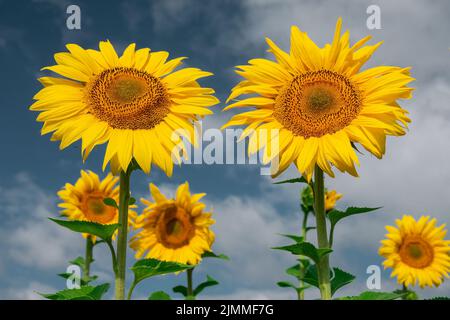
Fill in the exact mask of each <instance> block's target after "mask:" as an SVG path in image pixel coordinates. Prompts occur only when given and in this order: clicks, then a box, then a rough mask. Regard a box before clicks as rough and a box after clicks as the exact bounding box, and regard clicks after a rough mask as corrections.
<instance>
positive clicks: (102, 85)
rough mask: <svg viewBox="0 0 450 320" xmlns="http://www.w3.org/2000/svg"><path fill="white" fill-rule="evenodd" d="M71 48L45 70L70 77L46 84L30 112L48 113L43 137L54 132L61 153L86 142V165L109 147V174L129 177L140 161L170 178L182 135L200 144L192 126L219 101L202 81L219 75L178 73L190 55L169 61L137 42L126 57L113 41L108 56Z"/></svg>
mask: <svg viewBox="0 0 450 320" xmlns="http://www.w3.org/2000/svg"><path fill="white" fill-rule="evenodd" d="M66 47H67V49H68V50H69V52H61V53H57V54H55V61H56V63H57V64H56V65H54V66H50V67H45V68H43V69H47V70H51V71H53V72H55V73H57V74H59V75H61V76H63V77H65V78H54V77H43V78H40V79H39V80H40V82H41V83H42V84H43V85H44V88H43V89H41V91H39V92H38V93H37V94H36V95H35V96H34V99H35V100H37V101H36V102H35V103H34V104H33V105H32V106H31V107H30V109H31V110H34V111H40V112H41V113H40V114H39V116H38V117H37V120H38V121H40V122H44V124H43V128H42V134H46V133H49V132H53V135H52V140H60V141H61V144H60V148H61V149H63V148H66V147H67V146H69V145H70V144H72V143H73V142H75V141H77V140H80V139H81V140H82V155H83V159H86V157H87V156H88V155H89V153H90V152H91V151H92V149H93V148H94V147H95V146H97V145H100V144H103V143H106V142H107V143H108V146H107V148H106V153H105V156H104V162H103V168H105V167H106V165H107V164H108V163H109V162H110V161H111V168H112V170H113V172H118V171H119V170H120V169H122V170H124V171H126V170H127V168H128V165H129V164H130V162H131V160H132V158H134V159H136V161H137V163H138V164H139V165H140V167H141V168H142V169H143V170H144V171H145V172H146V173H149V172H150V168H151V164H152V163H154V164H156V165H157V166H158V167H160V168H161V169H162V170H164V171H165V172H166V173H167V174H168V175H169V176H170V175H171V174H172V170H173V160H172V157H174V160H175V161H177V160H178V161H179V153H178V151H179V149H180V147H182V143H181V141H180V140H181V136H180V135H183V136H186V138H187V139H188V141H189V142H190V143H193V144H194V145H195V144H196V142H195V139H194V132H193V126H192V121H193V120H195V119H197V116H203V115H207V114H211V113H212V112H211V110H209V109H207V108H205V107H209V106H212V105H214V104H216V103H218V100H217V99H216V98H215V97H214V96H212V94H213V93H214V90H212V89H210V88H202V87H200V85H199V84H198V82H197V79H199V78H202V77H206V76H210V75H211V73H209V72H205V71H202V70H200V69H197V68H185V69H180V70H178V71H174V69H175V68H176V67H177V66H179V65H180V64H181V63H182V60H183V59H184V58H183V57H182V58H177V59H173V60H167V59H168V56H169V54H168V53H167V52H165V51H158V52H150V49H148V48H144V49H139V50H135V44H134V43H133V44H130V45H129V46H128V47H127V48H126V49H125V51H124V52H123V54H122V56H120V57H119V56H118V55H117V53H116V51H115V50H114V48H113V46H112V45H111V43H110V42H109V41H102V42H100V44H99V49H100V50H91V49H87V50H85V49H83V48H81V47H80V46H78V45H76V44H68V45H67V46H66ZM174 151H175V152H174Z"/></svg>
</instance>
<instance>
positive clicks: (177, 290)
mask: <svg viewBox="0 0 450 320" xmlns="http://www.w3.org/2000/svg"><path fill="white" fill-rule="evenodd" d="M172 291H173V292H175V293H180V294H182V295H183V297H187V295H188V293H187V288H186V287H185V286H176V287H173V288H172Z"/></svg>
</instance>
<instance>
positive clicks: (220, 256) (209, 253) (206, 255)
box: [202, 251, 230, 260]
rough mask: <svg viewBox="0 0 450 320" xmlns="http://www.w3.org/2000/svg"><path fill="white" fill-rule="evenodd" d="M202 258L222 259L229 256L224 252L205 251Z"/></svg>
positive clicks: (227, 258) (226, 258)
mask: <svg viewBox="0 0 450 320" xmlns="http://www.w3.org/2000/svg"><path fill="white" fill-rule="evenodd" d="M202 258H217V259H222V260H230V258H229V257H228V256H226V255H224V254H215V253H214V252H212V251H205V252H204V253H203V254H202Z"/></svg>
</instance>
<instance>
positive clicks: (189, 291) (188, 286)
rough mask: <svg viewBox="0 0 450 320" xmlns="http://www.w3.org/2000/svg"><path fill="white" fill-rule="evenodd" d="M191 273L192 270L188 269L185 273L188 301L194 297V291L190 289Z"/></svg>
mask: <svg viewBox="0 0 450 320" xmlns="http://www.w3.org/2000/svg"><path fill="white" fill-rule="evenodd" d="M192 272H194V268H192V269H188V270H187V271H186V275H187V296H188V298H189V299H192V298H193V297H194V291H193V289H192Z"/></svg>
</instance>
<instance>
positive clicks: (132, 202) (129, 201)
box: [128, 197, 136, 206]
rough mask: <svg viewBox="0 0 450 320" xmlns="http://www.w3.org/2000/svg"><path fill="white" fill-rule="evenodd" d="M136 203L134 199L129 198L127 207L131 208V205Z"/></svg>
mask: <svg viewBox="0 0 450 320" xmlns="http://www.w3.org/2000/svg"><path fill="white" fill-rule="evenodd" d="M135 203H136V199H135V198H133V197H131V198H130V200H128V205H130V206H132V205H133V204H135Z"/></svg>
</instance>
